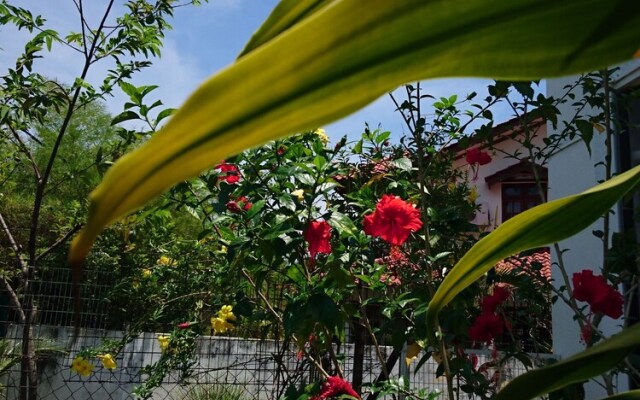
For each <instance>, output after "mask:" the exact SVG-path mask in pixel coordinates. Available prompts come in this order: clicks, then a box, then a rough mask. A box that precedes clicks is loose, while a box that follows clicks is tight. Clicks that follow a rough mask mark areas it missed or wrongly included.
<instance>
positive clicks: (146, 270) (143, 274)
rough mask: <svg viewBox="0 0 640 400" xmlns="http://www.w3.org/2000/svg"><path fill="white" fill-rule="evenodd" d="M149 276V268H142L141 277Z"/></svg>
mask: <svg viewBox="0 0 640 400" xmlns="http://www.w3.org/2000/svg"><path fill="white" fill-rule="evenodd" d="M150 276H151V270H150V269H143V270H142V277H144V278H149V277H150Z"/></svg>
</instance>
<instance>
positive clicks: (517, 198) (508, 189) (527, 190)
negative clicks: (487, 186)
mask: <svg viewBox="0 0 640 400" xmlns="http://www.w3.org/2000/svg"><path fill="white" fill-rule="evenodd" d="M543 188H544V189H545V191H546V184H544V183H543ZM538 204H542V199H541V198H540V193H539V191H538V186H537V185H536V184H535V183H534V182H527V183H503V184H502V222H504V221H506V220H508V219H509V218H511V217H513V216H514V215H517V214H520V213H521V212H523V211H526V210H528V209H530V208H533V207H535V206H537V205H538Z"/></svg>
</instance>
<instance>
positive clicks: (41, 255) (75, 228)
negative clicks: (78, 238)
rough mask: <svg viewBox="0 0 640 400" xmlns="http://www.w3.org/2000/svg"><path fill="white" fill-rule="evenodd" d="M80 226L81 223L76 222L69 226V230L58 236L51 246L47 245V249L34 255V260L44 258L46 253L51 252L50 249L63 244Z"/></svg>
mask: <svg viewBox="0 0 640 400" xmlns="http://www.w3.org/2000/svg"><path fill="white" fill-rule="evenodd" d="M80 228H82V224H76V225H75V226H74V227H73V228H71V230H70V231H69V232H67V233H66V234H65V235H64V236H62V237H61V238H59V239H58V240H56V241H55V242H54V243H53V244H52V245H51V246H49V248H48V249H46V250H45V251H43V252H42V253H40V254H39V255H38V256H37V257H36V262H38V261H40V260H41V259H42V258H44V257H45V256H46V255H47V254H49V253H51V252H52V251H54V250H55V249H57V248H58V247H59V246H60V245H61V244H63V243H64V242H66V241H67V240H68V239H69V238H70V237H71V236H72V235H74V234H75V233H76V232H78V231H79V230H80Z"/></svg>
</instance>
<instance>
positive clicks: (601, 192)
mask: <svg viewBox="0 0 640 400" xmlns="http://www.w3.org/2000/svg"><path fill="white" fill-rule="evenodd" d="M638 183H640V166H638V167H635V168H634V169H632V170H629V171H627V172H625V173H623V174H620V175H618V176H617V177H615V178H613V179H611V180H609V181H607V182H604V183H601V184H600V185H597V186H595V187H593V188H591V189H589V190H587V191H585V192H582V193H580V194H577V195H574V196H569V197H564V198H561V199H558V200H554V201H551V202H548V203H545V204H541V205H539V206H537V207H534V208H531V209H529V210H527V211H525V212H523V213H520V214H518V215H516V216H515V217H512V218H510V219H509V220H507V221H505V222H504V223H502V224H501V225H500V226H498V227H497V228H496V229H495V230H494V231H493V232H491V233H490V234H489V235H487V236H485V237H484V238H482V239H481V240H480V241H478V243H476V244H475V245H474V246H473V247H472V248H471V250H469V251H468V252H467V253H466V254H465V255H464V256H463V257H462V259H460V261H459V262H458V263H457V264H456V265H455V266H454V267H453V268H452V269H451V271H450V272H449V273H448V274H447V276H446V277H445V279H444V280H443V281H442V284H441V285H440V287H439V288H438V290H437V291H436V293H435V295H434V296H433V298H432V299H431V302H430V303H429V309H428V310H427V325H428V329H429V331H430V332H434V331H435V329H436V326H437V318H438V313H439V312H440V311H441V310H442V308H443V307H444V306H445V305H446V304H447V303H449V302H450V301H451V300H453V298H454V297H455V296H457V295H458V294H459V293H460V292H462V291H463V290H464V289H465V288H466V287H468V286H469V285H471V284H472V283H474V282H475V281H476V280H478V278H480V277H482V276H483V275H484V274H485V273H486V272H487V271H489V270H490V269H491V268H492V267H493V266H494V265H495V264H496V263H497V262H498V261H500V260H503V259H505V258H507V257H509V256H511V255H513V254H515V253H517V252H520V251H524V250H528V249H534V248H537V247H542V246H545V245H547V244H549V243H553V242H558V241H560V240H562V239H565V238H567V237H569V236H572V235H575V234H576V233H578V232H580V231H581V230H583V229H585V228H586V227H588V226H589V225H590V224H591V223H592V222H594V221H595V220H597V219H598V218H600V216H602V214H604V213H605V212H607V211H608V210H609V209H610V208H611V207H612V206H613V205H614V204H615V203H616V202H617V201H618V200H619V199H620V198H622V196H624V195H625V194H626V193H628V192H629V191H631V190H632V189H633V188H635V187H636V186H637V185H638Z"/></svg>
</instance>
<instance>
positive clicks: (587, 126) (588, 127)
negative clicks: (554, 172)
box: [575, 119, 593, 154]
mask: <svg viewBox="0 0 640 400" xmlns="http://www.w3.org/2000/svg"><path fill="white" fill-rule="evenodd" d="M575 124H576V127H578V130H579V131H580V137H581V138H582V141H583V142H584V144H585V145H586V146H587V151H588V152H589V154H591V139H593V125H592V124H591V122H589V121H587V120H584V119H576V120H575Z"/></svg>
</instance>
